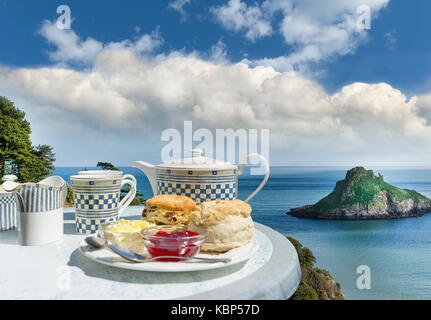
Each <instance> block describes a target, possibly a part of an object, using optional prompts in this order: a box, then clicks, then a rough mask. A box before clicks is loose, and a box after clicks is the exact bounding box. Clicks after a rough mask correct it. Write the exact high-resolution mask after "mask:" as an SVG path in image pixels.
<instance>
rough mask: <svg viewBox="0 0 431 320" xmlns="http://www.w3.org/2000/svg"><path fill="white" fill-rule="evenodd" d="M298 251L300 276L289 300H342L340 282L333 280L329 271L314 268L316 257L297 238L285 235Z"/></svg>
mask: <svg viewBox="0 0 431 320" xmlns="http://www.w3.org/2000/svg"><path fill="white" fill-rule="evenodd" d="M286 238H288V239H289V241H290V242H291V243H292V244H293V246H294V247H295V249H296V252H297V253H298V258H299V263H300V265H301V273H302V278H301V282H300V283H299V286H298V288H297V289H296V291H295V293H294V294H293V295H292V296H291V297H290V300H344V296H343V294H342V293H341V290H340V284H339V283H336V282H335V281H334V278H333V277H332V276H331V274H330V273H329V271H327V270H324V269H319V268H315V267H314V264H315V263H316V257H315V256H314V254H313V252H312V251H311V250H310V249H309V248H307V247H304V246H303V245H302V244H301V243H300V242H299V241H298V240H296V239H295V238H292V237H289V236H288V237H286Z"/></svg>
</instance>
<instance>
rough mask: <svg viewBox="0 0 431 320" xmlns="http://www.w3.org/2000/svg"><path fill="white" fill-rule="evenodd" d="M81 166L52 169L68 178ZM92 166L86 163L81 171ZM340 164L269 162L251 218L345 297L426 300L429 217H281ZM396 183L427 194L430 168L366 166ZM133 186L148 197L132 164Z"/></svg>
mask: <svg viewBox="0 0 431 320" xmlns="http://www.w3.org/2000/svg"><path fill="white" fill-rule="evenodd" d="M82 169H83V168H79V167H75V168H71V167H63V168H57V170H56V174H58V175H61V176H62V177H64V178H65V179H66V180H67V181H68V177H69V176H70V175H72V174H75V173H76V172H77V171H79V170H82ZM88 169H94V168H88ZM347 169H348V168H347V167H346V168H344V167H328V168H325V167H318V168H316V167H273V168H271V177H270V179H269V181H268V183H267V185H266V186H265V188H264V189H263V190H262V191H261V192H260V193H259V194H258V195H257V196H256V197H254V198H253V199H252V200H251V201H250V203H251V205H252V206H253V213H252V216H253V219H254V220H255V221H257V222H260V223H263V224H265V225H267V226H269V227H272V228H273V229H275V230H277V231H279V232H281V233H282V234H285V235H290V236H292V237H294V238H296V239H298V240H299V241H301V243H302V244H303V245H304V246H306V247H309V248H310V249H311V250H312V251H313V253H314V255H315V256H316V258H317V266H318V267H319V268H324V269H327V270H329V271H330V272H331V274H332V275H333V276H334V278H335V280H336V281H337V282H340V284H341V289H342V292H343V293H344V295H345V296H346V298H348V299H431V214H428V215H425V216H423V217H419V218H408V219H401V220H384V221H319V220H308V219H299V218H295V217H291V216H287V215H285V212H286V211H288V210H289V209H290V208H292V207H298V206H301V205H305V204H311V203H314V202H316V201H317V200H319V199H320V198H322V197H323V196H325V195H327V194H328V193H329V192H330V191H331V190H332V189H333V188H334V186H335V182H336V181H338V180H341V179H343V178H344V176H345V173H346V170H347ZM371 169H374V171H375V174H377V172H380V173H382V174H383V175H384V179H385V180H386V181H387V182H389V183H391V184H394V185H395V186H397V187H400V188H408V189H414V190H416V191H418V192H420V193H422V194H424V195H425V196H428V197H431V169H418V168H371ZM121 170H123V171H124V172H125V173H131V174H133V175H135V177H136V178H137V180H138V189H139V191H140V192H142V193H144V196H145V197H146V198H148V197H151V196H152V192H151V188H150V186H149V182H148V180H147V179H146V177H145V176H144V174H143V173H142V172H141V171H140V170H138V169H135V168H128V167H127V168H121ZM260 179H261V177H259V176H250V175H244V176H241V177H240V181H239V188H240V193H239V198H240V199H245V198H246V197H247V195H248V194H250V193H251V192H252V191H253V190H254V189H255V188H256V187H257V186H258V185H259V183H260ZM360 265H367V266H369V267H370V268H371V289H370V290H359V289H357V288H356V279H357V278H358V276H359V275H358V274H356V269H357V267H358V266H360Z"/></svg>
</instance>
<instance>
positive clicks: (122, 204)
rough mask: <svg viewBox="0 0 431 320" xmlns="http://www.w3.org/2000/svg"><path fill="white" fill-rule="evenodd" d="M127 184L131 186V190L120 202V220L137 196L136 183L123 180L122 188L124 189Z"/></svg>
mask: <svg viewBox="0 0 431 320" xmlns="http://www.w3.org/2000/svg"><path fill="white" fill-rule="evenodd" d="M125 184H128V185H130V187H131V188H130V190H129V192H128V193H127V194H126V195H125V196H124V198H123V199H122V200H121V201H120V209H119V210H118V218H120V216H121V214H122V213H123V211H124V210H125V209H126V208H127V207H128V206H129V204H130V203H131V202H132V201H133V199H134V198H135V196H136V184H135V182H133V180H129V179H123V181H122V182H121V188H123V186H124V185H125Z"/></svg>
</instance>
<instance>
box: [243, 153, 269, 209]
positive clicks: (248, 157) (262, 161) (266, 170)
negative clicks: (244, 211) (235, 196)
mask: <svg viewBox="0 0 431 320" xmlns="http://www.w3.org/2000/svg"><path fill="white" fill-rule="evenodd" d="M250 158H259V159H260V163H261V164H263V165H264V166H265V177H264V178H263V180H262V182H261V183H260V185H259V186H258V187H257V188H256V190H254V191H253V193H252V194H251V195H249V196H248V197H247V199H245V202H249V201H250V200H251V199H252V198H253V197H254V196H255V195H256V194H257V193H258V192H259V191H260V190H261V189H262V188H263V186H264V185H265V184H266V182H267V181H268V178H269V171H270V170H269V164H268V161H267V160H266V159H265V157H264V156H262V155H261V154H258V153H250V154H249V155H247V156H246V157H245V159H244V161H243V162H242V164H241V165H240V167H239V169H238V175H240V174H243V173H244V167H245V165H246V164H247V162H248V160H250Z"/></svg>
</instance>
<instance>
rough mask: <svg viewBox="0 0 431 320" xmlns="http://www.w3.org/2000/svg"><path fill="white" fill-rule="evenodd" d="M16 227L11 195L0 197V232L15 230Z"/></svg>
mask: <svg viewBox="0 0 431 320" xmlns="http://www.w3.org/2000/svg"><path fill="white" fill-rule="evenodd" d="M17 226H18V217H17V210H16V203H15V198H14V196H13V194H10V195H2V196H0V231H8V230H15V229H16V228H17Z"/></svg>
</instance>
